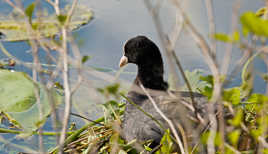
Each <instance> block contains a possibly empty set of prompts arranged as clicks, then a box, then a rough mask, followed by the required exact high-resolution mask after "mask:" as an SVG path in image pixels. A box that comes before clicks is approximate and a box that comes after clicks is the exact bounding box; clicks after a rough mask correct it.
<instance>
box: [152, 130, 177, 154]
mask: <svg viewBox="0 0 268 154" xmlns="http://www.w3.org/2000/svg"><path fill="white" fill-rule="evenodd" d="M160 144H161V148H160V149H159V150H158V151H157V152H156V154H163V153H167V154H168V153H171V152H172V150H173V148H174V147H173V146H174V145H173V141H172V139H171V137H170V130H169V129H167V130H166V131H165V134H164V136H163V137H162V139H161V142H160Z"/></svg>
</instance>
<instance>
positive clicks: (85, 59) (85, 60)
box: [82, 56, 91, 64]
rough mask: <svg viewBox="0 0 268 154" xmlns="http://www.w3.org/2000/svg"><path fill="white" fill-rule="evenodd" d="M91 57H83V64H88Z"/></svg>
mask: <svg viewBox="0 0 268 154" xmlns="http://www.w3.org/2000/svg"><path fill="white" fill-rule="evenodd" d="M90 58H91V57H90V56H83V57H82V63H83V64H84V63H85V62H87V61H88V60H89V59H90Z"/></svg>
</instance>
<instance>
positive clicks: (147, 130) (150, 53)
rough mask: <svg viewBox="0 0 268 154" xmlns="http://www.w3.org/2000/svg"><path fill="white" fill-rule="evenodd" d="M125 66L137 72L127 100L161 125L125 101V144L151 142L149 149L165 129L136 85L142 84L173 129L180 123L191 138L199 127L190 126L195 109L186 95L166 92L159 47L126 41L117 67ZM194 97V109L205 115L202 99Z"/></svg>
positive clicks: (136, 39)
mask: <svg viewBox="0 0 268 154" xmlns="http://www.w3.org/2000/svg"><path fill="white" fill-rule="evenodd" d="M127 63H133V64H136V65H137V66H138V73H137V76H136V79H135V81H134V83H133V85H132V88H131V90H130V91H129V92H128V98H129V99H130V100H131V101H132V102H133V103H135V104H136V105H138V106H139V107H140V108H142V110H144V111H145V112H146V113H148V114H150V115H151V116H153V117H154V118H155V119H156V120H157V121H158V122H159V123H160V124H162V126H163V128H161V126H159V124H158V123H156V122H155V121H154V120H153V119H152V118H151V117H149V116H148V115H145V114H144V113H143V112H142V111H141V110H140V109H138V108H137V106H136V105H133V104H132V103H130V102H127V104H126V109H125V113H124V119H123V122H122V130H123V137H124V138H125V139H126V141H128V142H130V141H132V140H136V141H137V143H143V142H145V141H147V140H152V141H153V142H152V144H151V145H150V146H151V148H154V147H156V146H157V145H159V144H160V141H161V138H162V136H163V134H164V132H165V130H166V129H168V128H169V125H168V123H167V122H166V120H164V118H163V117H162V116H161V115H160V114H159V113H158V112H157V111H156V109H155V107H154V105H153V104H152V102H151V100H150V99H149V98H148V96H147V95H146V94H145V93H144V91H143V90H142V89H141V88H140V85H143V86H144V87H145V88H146V90H148V91H149V94H150V96H151V97H152V98H153V100H154V102H155V103H156V105H157V107H158V108H159V109H160V110H161V111H162V112H163V113H164V114H165V115H166V116H167V118H169V119H170V120H171V121H172V122H173V123H174V124H175V126H176V128H177V130H179V129H178V127H177V126H178V124H180V125H181V126H182V128H183V129H184V130H185V131H186V135H187V136H188V135H192V136H194V133H193V132H191V130H192V129H194V128H198V129H200V128H199V127H198V125H195V124H193V123H192V121H194V120H196V118H195V114H194V113H195V109H194V108H193V106H191V103H192V102H191V101H190V93H189V92H170V91H168V84H167V83H166V82H165V81H164V77H163V74H164V66H163V60H162V57H161V53H160V50H159V48H158V47H157V46H156V45H155V44H154V43H153V42H152V41H151V40H149V39H148V38H147V37H145V36H137V37H134V38H132V39H130V40H128V41H127V42H126V44H125V46H124V55H123V57H122V58H121V60H120V67H122V66H124V65H126V64H127ZM194 97H195V100H196V102H197V105H196V106H198V110H200V112H201V113H204V114H203V115H206V114H205V113H206V110H205V109H206V107H205V104H206V102H207V99H206V97H204V96H203V95H201V94H198V93H194ZM202 129H203V128H202ZM188 130H189V131H188ZM200 131H201V129H200ZM196 132H198V131H196Z"/></svg>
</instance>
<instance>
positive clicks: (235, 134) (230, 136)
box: [228, 129, 241, 147]
mask: <svg viewBox="0 0 268 154" xmlns="http://www.w3.org/2000/svg"><path fill="white" fill-rule="evenodd" d="M240 135H241V130H239V129H236V130H233V131H232V132H230V133H229V134H228V139H229V141H230V142H231V144H232V145H233V146H235V147H236V146H237V143H238V140H239V137H240Z"/></svg>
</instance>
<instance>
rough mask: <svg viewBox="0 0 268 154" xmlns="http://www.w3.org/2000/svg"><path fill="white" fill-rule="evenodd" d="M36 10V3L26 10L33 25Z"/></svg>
mask: <svg viewBox="0 0 268 154" xmlns="http://www.w3.org/2000/svg"><path fill="white" fill-rule="evenodd" d="M34 9H35V3H32V4H30V5H29V6H28V7H27V8H26V9H25V14H26V15H27V17H28V18H29V22H30V23H32V17H33V13H34Z"/></svg>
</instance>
